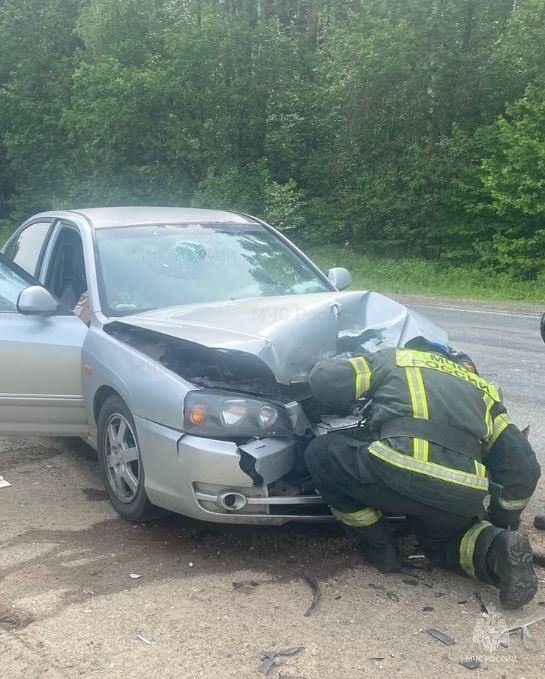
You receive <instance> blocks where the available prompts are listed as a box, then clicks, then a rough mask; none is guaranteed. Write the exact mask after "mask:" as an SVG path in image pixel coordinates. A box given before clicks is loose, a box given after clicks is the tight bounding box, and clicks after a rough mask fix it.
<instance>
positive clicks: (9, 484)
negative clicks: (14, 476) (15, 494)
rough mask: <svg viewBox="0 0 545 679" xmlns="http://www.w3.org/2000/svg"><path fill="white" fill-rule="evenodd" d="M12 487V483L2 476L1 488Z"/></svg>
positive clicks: (0, 477) (0, 480)
mask: <svg viewBox="0 0 545 679" xmlns="http://www.w3.org/2000/svg"><path fill="white" fill-rule="evenodd" d="M10 486H11V483H10V482H9V481H6V479H5V478H4V477H3V476H0V488H9V487H10Z"/></svg>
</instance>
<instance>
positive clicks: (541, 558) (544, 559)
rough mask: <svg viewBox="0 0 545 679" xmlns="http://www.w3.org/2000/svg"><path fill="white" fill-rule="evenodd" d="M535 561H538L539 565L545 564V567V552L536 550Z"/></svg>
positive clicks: (544, 565)
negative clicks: (541, 552)
mask: <svg viewBox="0 0 545 679" xmlns="http://www.w3.org/2000/svg"><path fill="white" fill-rule="evenodd" d="M534 563H537V565H538V566H543V567H544V568H545V554H540V553H539V552H534Z"/></svg>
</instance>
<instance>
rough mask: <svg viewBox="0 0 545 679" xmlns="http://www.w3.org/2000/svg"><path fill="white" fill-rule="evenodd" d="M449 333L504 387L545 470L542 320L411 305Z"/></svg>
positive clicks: (452, 341)
mask: <svg viewBox="0 0 545 679" xmlns="http://www.w3.org/2000/svg"><path fill="white" fill-rule="evenodd" d="M411 306H412V308H413V309H415V310H416V311H418V312H419V313H423V314H425V315H427V316H428V317H430V318H431V319H433V320H434V321H435V322H436V323H438V324H439V325H441V326H442V327H443V328H445V330H446V331H447V332H448V333H449V341H450V344H451V345H452V346H453V347H455V348H456V349H460V350H462V351H465V352H467V353H468V354H469V355H470V356H471V357H472V359H473V360H474V361H475V363H476V365H477V368H478V369H479V372H480V373H481V374H482V375H483V376H484V377H486V378H488V379H490V380H491V381H493V382H494V383H495V384H497V385H498V386H500V387H501V388H502V392H503V395H504V399H505V404H506V406H507V408H508V411H509V414H510V416H511V419H512V420H513V421H514V422H515V424H517V425H518V426H519V427H520V428H524V427H525V426H526V425H528V424H529V425H530V440H531V442H532V444H533V446H534V448H535V449H536V452H537V454H538V455H539V458H540V462H541V464H542V465H544V466H545V417H544V414H545V389H544V387H545V344H544V343H543V341H542V339H541V335H540V334H539V317H538V316H534V315H522V314H521V315H519V314H515V313H507V312H495V311H494V312H484V311H482V310H473V309H456V308H448V307H441V308H440V307H432V306H423V305H422V306H420V305H418V306H417V305H411Z"/></svg>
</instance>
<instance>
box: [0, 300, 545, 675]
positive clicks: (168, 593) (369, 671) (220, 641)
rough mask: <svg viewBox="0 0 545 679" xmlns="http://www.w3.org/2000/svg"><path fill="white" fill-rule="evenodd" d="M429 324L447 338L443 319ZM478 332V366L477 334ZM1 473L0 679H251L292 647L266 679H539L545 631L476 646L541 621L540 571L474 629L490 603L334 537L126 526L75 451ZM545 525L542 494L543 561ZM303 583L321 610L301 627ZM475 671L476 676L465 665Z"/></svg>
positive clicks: (325, 532) (60, 448) (538, 420)
mask: <svg viewBox="0 0 545 679" xmlns="http://www.w3.org/2000/svg"><path fill="white" fill-rule="evenodd" d="M436 313H437V314H439V315H441V318H442V320H443V321H445V320H446V325H448V323H449V318H450V317H449V315H448V313H447V312H444V311H442V312H436ZM453 313H455V316H453V317H452V323H453V324H454V323H455V324H456V325H459V318H458V316H456V313H457V312H453ZM499 318H500V321H501V318H502V317H499ZM527 320H528V322H529V323H533V321H531V319H527ZM491 322H492V321H490V320H488V321H487V323H491ZM502 322H503V321H502ZM505 322H506V323H507V322H511V321H510V320H509V319H508V318H506V319H505ZM473 324H474V327H473V335H470V339H471V340H472V342H474V344H475V347H474V349H475V348H476V349H477V353H478V346H482V341H481V339H478V338H479V334H478V333H480V332H484V330H482V328H485V326H484V325H482V324H478V323H477V324H476V321H475V320H474V321H473ZM532 327H533V326H532ZM485 330H486V332H487V333H488V332H489V331H490V332H495V331H494V330H493V329H492V330H489V326H488V325H487V326H486V328H485ZM477 340H478V341H477ZM532 350H533V349H532ZM535 350H536V351H538V350H539V351H541V345H540V346H539V347H537V345H536V349H535ZM483 355H484V354H483ZM534 360H535V359H534ZM544 363H545V362H544ZM507 364H508V363H506V365H507ZM509 365H510V364H509ZM516 370H517V367H516V365H515V364H513V371H516ZM517 375H518V373H517V372H513V373H512V375H511V376H509V375H507V376H506V377H507V378H508V379H507V385H508V389H507V396H508V398H509V397H510V394H513V395H516V396H517V398H518V394H519V389H522V388H521V387H520V384H519V382H520V378H519V377H517ZM517 380H519V382H517ZM535 388H537V383H536V385H533V386H532V390H533V389H535ZM532 393H534V395H535V398H534V399H533V400H532V398H533V397H532ZM532 393H527V394H526V395H525V397H526V398H527V399H528V403H536V404H538V405H539V408H538V406H534V408H535V409H534V410H533V411H532V410H531V408H530V406H526V405H525V410H524V412H519V415H520V416H524V417H525V418H526V419H528V420H529V421H530V422H531V424H532V427H534V425H535V426H536V433H535V434H534V436H535V437H537V439H538V440H536V439H534V444H535V445H536V447H538V448H539V450H540V451H542V450H543V448H544V446H543V445H542V443H541V440H542V438H543V435H542V432H543V431H544V430H543V424H542V416H541V413H542V412H543V411H542V410H541V403H540V399H541V394H539V398H538V394H537V392H532ZM521 394H522V391H521ZM521 398H522V396H521ZM0 474H3V475H4V476H5V478H6V479H7V480H8V481H10V482H11V484H12V486H11V487H10V488H2V489H0V531H1V533H0V677H2V678H3V677H6V679H15V678H17V679H18V678H19V677H21V678H23V677H24V678H25V679H34V678H35V677H36V678H37V677H40V678H41V677H50V678H57V677H59V678H72V677H89V678H90V679H94V678H99V677H100V678H103V677H105V678H108V679H109V678H112V679H116V678H120V679H121V678H123V679H125V678H127V677H130V678H131V679H138V678H140V677H142V678H144V677H146V678H147V677H160V678H161V679H168V678H170V677H173V678H174V677H176V679H179V678H180V677H181V678H182V679H186V678H192V677H199V678H200V677H206V678H207V679H216V678H221V679H230V678H231V677H233V678H234V677H236V678H237V679H244V678H257V677H259V676H263V675H262V674H259V672H258V670H259V667H260V665H261V663H262V659H261V657H262V653H263V652H264V651H279V650H283V649H290V648H294V647H304V648H303V650H302V651H301V652H300V653H298V654H296V655H293V656H287V657H284V658H283V660H284V661H285V662H284V664H282V665H279V666H277V667H274V668H272V669H271V671H270V673H269V675H268V676H269V677H274V678H275V679H278V678H279V677H284V678H285V679H290V678H291V679H295V678H297V677H299V678H302V677H304V678H305V679H329V678H331V679H344V678H345V677H346V678H348V677H350V678H353V677H373V678H375V677H384V678H390V677H417V676H418V677H424V678H428V677H430V678H431V677H437V676H443V677H447V678H449V677H460V676H461V677H463V676H468V677H470V676H476V677H477V676H480V677H486V678H487V679H488V678H490V679H492V678H498V679H500V678H501V677H505V678H507V677H508V678H509V679H513V678H519V679H522V678H526V679H530V678H531V677H536V678H538V677H539V678H540V679H541V678H542V677H543V666H544V650H545V640H544V633H545V620H544V621H542V622H538V623H536V624H535V625H533V626H532V627H531V631H532V635H533V638H534V640H535V642H536V645H537V647H538V648H537V650H533V651H532V650H530V649H529V648H528V647H527V645H528V644H527V645H526V646H525V645H523V643H522V639H521V636H520V635H519V634H518V633H517V634H515V635H513V636H512V637H511V639H510V643H509V646H508V648H503V647H501V646H497V645H496V646H494V645H493V646H492V647H490V648H487V647H486V644H483V643H479V642H478V640H477V641H475V640H474V638H473V637H474V636H475V638H477V637H479V633H480V638H481V639H483V638H484V639H485V641H486V640H488V641H494V636H493V634H492V633H491V631H490V630H492V632H493V631H494V630H495V629H499V628H501V626H502V624H508V625H509V624H511V623H512V622H513V621H515V620H517V619H519V618H521V617H526V616H528V615H531V614H534V613H544V614H545V569H539V577H540V584H541V590H540V592H539V593H538V595H537V597H536V598H535V600H534V601H533V602H532V603H531V604H530V605H529V606H527V607H526V608H525V609H524V610H523V611H522V612H520V611H519V612H507V613H505V614H503V613H501V611H499V612H498V615H497V616H489V617H488V618H485V617H484V616H483V615H482V613H481V609H480V605H479V603H478V601H477V599H476V598H475V595H474V593H475V592H478V593H480V595H481V597H482V599H483V601H484V603H485V605H486V606H488V607H489V609H490V611H491V612H492V608H491V607H492V606H493V607H495V608H497V609H499V604H498V598H497V596H496V592H495V590H494V589H492V588H490V587H487V586H485V585H482V584H480V583H478V582H476V581H472V580H469V579H465V578H462V577H459V576H457V575H453V574H450V573H446V572H442V571H439V570H434V571H432V572H428V571H425V570H416V569H411V570H408V571H407V572H406V573H403V574H395V575H389V576H383V575H380V574H378V573H377V572H376V571H375V570H373V569H372V568H371V567H369V566H367V565H366V564H365V563H364V561H363V560H362V558H361V557H360V555H359V553H358V552H357V550H355V549H354V548H353V546H352V545H351V544H349V543H347V542H346V540H345V539H344V538H343V536H342V534H341V533H340V532H339V530H338V529H337V527H336V526H327V527H324V526H322V527H320V526H298V525H290V526H285V527H282V528H269V529H264V528H254V527H228V526H227V527H224V526H214V525H207V524H202V523H197V522H194V521H190V520H187V519H184V518H182V517H171V518H168V519H165V520H163V521H161V522H158V523H153V524H148V525H146V526H137V525H133V524H130V523H126V522H124V521H123V520H121V519H119V518H118V517H117V516H116V514H115V513H114V512H113V510H112V509H111V507H110V505H109V503H108V502H107V500H106V498H105V494H104V491H103V489H102V488H101V484H100V480H99V477H98V472H97V466H96V456H95V454H94V453H93V451H91V450H90V449H89V448H87V447H86V446H85V445H84V444H83V443H81V442H79V441H77V440H66V441H64V442H63V441H61V440H59V439H43V438H41V439H32V438H19V439H9V440H8V439H0ZM544 510H545V485H544V484H543V482H542V483H541V485H540V488H539V490H538V492H537V493H536V496H535V497H534V500H533V502H532V505H531V506H530V508H529V509H528V511H527V519H526V523H525V528H526V530H527V531H528V532H529V533H530V535H531V538H532V541H533V543H534V546H535V548H536V549H539V550H540V551H542V552H545V533H539V532H538V531H536V530H535V529H533V528H532V527H531V525H530V522H531V519H532V517H533V515H534V513H535V512H536V511H539V512H544ZM403 544H404V547H405V549H406V550H410V549H411V545H410V543H408V542H404V543H403ZM131 573H133V574H138V575H140V576H141V577H139V578H134V579H133V578H131V577H130V574H131ZM309 573H310V574H311V576H313V577H314V578H316V580H317V581H318V582H319V585H320V588H321V599H320V601H319V603H318V605H317V607H316V609H315V610H314V612H313V613H312V614H311V615H309V616H305V612H306V611H307V609H308V607H309V605H310V603H311V601H312V591H311V588H310V586H309V583H308V582H307V580H306V579H305V575H306V574H309ZM234 583H236V584H234ZM488 622H490V623H492V624H491V625H488V627H487V623H488ZM429 628H437V629H439V630H441V631H443V632H445V633H447V634H448V635H450V636H452V637H454V638H455V639H456V643H455V644H453V645H445V644H443V643H441V642H440V641H438V640H436V639H434V638H433V637H431V636H430V635H429V634H428V633H427V632H426V630H427V629H429ZM483 628H484V633H483ZM487 629H488V631H487ZM473 656H478V657H479V659H480V661H481V667H480V668H479V669H477V670H469V669H466V668H465V667H463V666H461V665H460V662H461V661H463V660H465V659H467V658H469V657H473ZM281 659H282V658H281Z"/></svg>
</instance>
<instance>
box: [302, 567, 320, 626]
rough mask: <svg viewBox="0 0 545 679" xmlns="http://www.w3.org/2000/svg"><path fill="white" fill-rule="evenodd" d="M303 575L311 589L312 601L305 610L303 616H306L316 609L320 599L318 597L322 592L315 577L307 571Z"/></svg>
mask: <svg viewBox="0 0 545 679" xmlns="http://www.w3.org/2000/svg"><path fill="white" fill-rule="evenodd" d="M303 577H304V578H305V580H306V581H307V582H308V584H309V586H310V589H311V590H312V603H311V604H310V606H309V607H308V608H307V610H306V611H305V618H308V617H309V616H310V615H312V614H313V613H314V611H315V609H316V606H317V605H318V602H319V601H320V597H321V596H322V593H321V592H320V585H319V584H318V581H317V580H316V578H315V577H314V576H313V575H311V574H310V573H308V572H305V573H303Z"/></svg>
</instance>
